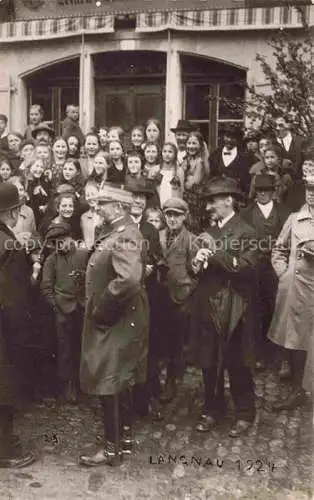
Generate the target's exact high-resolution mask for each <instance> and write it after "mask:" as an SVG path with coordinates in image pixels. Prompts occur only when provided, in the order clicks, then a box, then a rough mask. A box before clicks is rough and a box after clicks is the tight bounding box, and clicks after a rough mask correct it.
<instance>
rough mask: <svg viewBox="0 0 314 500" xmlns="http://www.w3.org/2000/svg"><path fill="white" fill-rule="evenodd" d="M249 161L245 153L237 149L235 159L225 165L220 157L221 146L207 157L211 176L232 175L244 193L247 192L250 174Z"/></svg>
mask: <svg viewBox="0 0 314 500" xmlns="http://www.w3.org/2000/svg"><path fill="white" fill-rule="evenodd" d="M251 166H252V165H251V162H250V159H249V157H248V155H246V154H245V153H243V152H241V151H239V149H238V154H237V156H236V157H235V159H234V160H233V161H232V162H231V163H230V165H228V167H225V165H224V163H223V159H222V148H218V149H216V150H215V151H213V153H212V154H211V155H210V157H209V167H210V175H211V177H220V176H222V175H224V176H226V177H232V178H233V179H236V180H237V181H238V183H239V186H240V188H241V191H242V192H243V193H245V194H248V193H249V189H250V183H251V176H250V173H249V171H250V167H251Z"/></svg>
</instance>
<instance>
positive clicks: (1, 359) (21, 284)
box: [0, 183, 34, 467]
mask: <svg viewBox="0 0 314 500" xmlns="http://www.w3.org/2000/svg"><path fill="white" fill-rule="evenodd" d="M20 205H21V201H20V199H19V194H18V190H17V188H16V187H15V186H14V185H13V184H9V183H3V184H0V261H1V266H0V467H23V466H26V465H29V464H30V463H32V462H33V461H34V456H33V454H32V453H26V452H23V451H22V450H21V449H20V448H21V447H20V443H17V442H16V440H15V439H14V437H13V417H14V407H16V406H18V405H19V404H20V403H21V401H23V398H25V396H26V395H27V390H28V387H27V383H28V369H27V366H26V360H27V358H28V356H27V351H26V349H27V346H29V345H30V343H31V333H32V332H31V329H30V324H29V304H28V297H29V287H30V272H29V266H28V264H27V261H26V255H25V253H24V252H23V251H22V250H21V248H20V245H19V247H17V241H16V239H15V236H14V234H13V232H12V228H13V227H14V225H15V223H16V221H17V218H18V215H19V210H20Z"/></svg>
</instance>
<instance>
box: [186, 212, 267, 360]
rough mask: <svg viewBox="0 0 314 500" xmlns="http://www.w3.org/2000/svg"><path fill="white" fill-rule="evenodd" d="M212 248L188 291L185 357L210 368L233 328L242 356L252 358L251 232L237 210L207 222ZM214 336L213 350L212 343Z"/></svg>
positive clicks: (253, 260) (253, 261)
mask: <svg viewBox="0 0 314 500" xmlns="http://www.w3.org/2000/svg"><path fill="white" fill-rule="evenodd" d="M208 233H209V234H210V235H211V236H213V237H214V239H215V241H216V245H217V252H216V254H215V255H214V256H212V257H211V258H210V259H209V262H208V267H207V268H206V269H204V270H203V271H201V273H200V276H199V281H198V284H197V286H196V289H195V291H194V293H193V296H192V301H191V311H192V322H191V339H190V356H191V361H192V362H193V363H194V364H196V365H197V366H200V367H202V368H206V367H210V366H211V365H212V363H213V362H216V360H217V355H218V356H219V362H218V365H220V367H221V366H222V363H223V351H224V346H226V344H227V343H228V341H229V340H230V338H231V336H232V335H233V333H234V332H235V330H236V331H237V335H239V337H238V338H239V339H240V341H241V343H242V351H243V356H244V361H245V362H246V363H247V364H249V363H251V362H252V361H253V358H254V337H255V333H256V332H255V322H254V314H253V312H254V308H253V300H254V294H253V290H254V282H255V271H254V269H255V266H256V263H257V260H258V251H257V250H256V245H254V242H255V241H256V235H255V232H254V230H253V228H252V227H251V226H249V225H248V224H247V223H246V222H245V221H243V220H242V219H241V218H240V217H239V216H238V215H235V216H234V217H232V219H230V220H229V221H228V222H227V223H226V224H225V226H223V228H222V229H219V228H218V227H212V228H210V229H209V230H208ZM217 338H218V339H219V346H220V348H219V353H217V350H216V348H215V346H216V345H217Z"/></svg>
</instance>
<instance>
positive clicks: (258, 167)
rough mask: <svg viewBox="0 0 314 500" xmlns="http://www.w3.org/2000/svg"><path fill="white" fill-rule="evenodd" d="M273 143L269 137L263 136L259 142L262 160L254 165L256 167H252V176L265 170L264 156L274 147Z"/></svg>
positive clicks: (259, 152) (259, 153)
mask: <svg viewBox="0 0 314 500" xmlns="http://www.w3.org/2000/svg"><path fill="white" fill-rule="evenodd" d="M272 142H273V141H272V140H271V138H270V137H268V136H262V137H261V138H260V140H259V141H258V156H259V158H260V160H259V161H258V162H256V163H254V165H252V167H251V168H250V174H251V175H252V176H253V175H256V174H259V173H260V172H261V171H262V170H263V169H264V167H265V164H264V154H265V151H266V149H268V148H269V147H271V146H272Z"/></svg>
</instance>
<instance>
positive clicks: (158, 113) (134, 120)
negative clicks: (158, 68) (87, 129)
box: [95, 82, 165, 133]
mask: <svg viewBox="0 0 314 500" xmlns="http://www.w3.org/2000/svg"><path fill="white" fill-rule="evenodd" d="M152 117H154V118H157V119H158V120H159V121H160V122H161V125H162V128H163V126H164V118H165V88H164V85H162V84H151V83H149V84H146V85H145V84H131V85H130V84H117V85H107V84H105V83H104V82H96V86H95V123H96V125H97V126H100V125H105V126H107V127H111V126H121V127H122V128H123V130H124V131H125V132H126V133H129V132H130V131H131V129H132V127H133V126H134V125H140V124H144V123H145V122H146V121H147V120H148V119H149V118H152Z"/></svg>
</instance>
